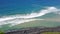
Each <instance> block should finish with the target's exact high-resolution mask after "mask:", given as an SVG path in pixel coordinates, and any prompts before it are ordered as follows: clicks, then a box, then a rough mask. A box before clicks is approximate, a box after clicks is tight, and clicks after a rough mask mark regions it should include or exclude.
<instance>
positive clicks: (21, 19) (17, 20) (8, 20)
mask: <svg viewBox="0 0 60 34" xmlns="http://www.w3.org/2000/svg"><path fill="white" fill-rule="evenodd" d="M58 12H60V9H57V8H56V7H47V8H46V9H42V10H40V11H39V13H31V14H26V15H12V16H6V17H1V18H0V26H1V25H5V24H11V25H10V26H14V25H18V24H21V23H25V22H30V21H35V20H37V19H32V18H35V17H40V16H43V15H45V14H47V13H58Z"/></svg>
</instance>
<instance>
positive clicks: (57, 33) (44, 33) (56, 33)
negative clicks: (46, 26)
mask: <svg viewBox="0 0 60 34" xmlns="http://www.w3.org/2000/svg"><path fill="white" fill-rule="evenodd" d="M42 34H60V32H43V33H42Z"/></svg>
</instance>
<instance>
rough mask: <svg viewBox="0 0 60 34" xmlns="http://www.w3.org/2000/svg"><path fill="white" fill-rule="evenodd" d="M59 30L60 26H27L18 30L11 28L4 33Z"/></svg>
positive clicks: (35, 32) (31, 33)
mask: <svg viewBox="0 0 60 34" xmlns="http://www.w3.org/2000/svg"><path fill="white" fill-rule="evenodd" d="M50 31H51V32H60V27H51V28H50V27H49V28H48V27H29V28H23V29H20V30H11V31H7V32H5V34H41V33H42V32H50Z"/></svg>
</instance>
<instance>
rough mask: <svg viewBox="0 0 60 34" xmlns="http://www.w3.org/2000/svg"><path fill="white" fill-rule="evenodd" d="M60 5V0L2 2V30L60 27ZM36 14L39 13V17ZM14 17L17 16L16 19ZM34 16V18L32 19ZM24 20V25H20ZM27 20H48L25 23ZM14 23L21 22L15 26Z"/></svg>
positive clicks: (7, 0)
mask: <svg viewBox="0 0 60 34" xmlns="http://www.w3.org/2000/svg"><path fill="white" fill-rule="evenodd" d="M59 3H60V0H0V30H8V29H12V27H13V28H22V27H23V28H24V27H33V26H34V27H35V26H45V27H46V26H47V27H52V26H53V27H55V26H60V14H59V13H60V8H59V7H60V4H59ZM47 7H48V8H47ZM55 9H56V10H57V11H56V10H55ZM45 10H48V11H54V10H55V11H56V12H51V13H49V12H48V13H47V12H45ZM42 11H43V12H42ZM39 12H42V14H45V13H46V14H45V15H42V16H40V15H41V14H40V13H39ZM34 13H37V15H39V16H36V14H34ZM27 14H28V15H27ZM11 15H12V16H11ZM14 15H16V18H15V16H14ZM17 15H18V16H17ZM26 15H27V16H26ZM29 15H30V16H29ZM20 16H22V17H20ZM24 16H25V17H24ZM32 16H34V17H33V18H32ZM27 17H28V18H27ZM22 18H23V20H22V22H24V23H23V24H20V21H21V19H22ZM9 19H10V20H9ZM25 19H46V20H43V21H39V20H38V21H37V20H36V21H37V22H35V21H31V22H30V21H29V22H27V23H26V22H25V21H24V20H25ZM13 21H14V22H16V23H18V22H19V24H17V25H14V24H15V23H14V22H13ZM7 23H8V24H7ZM9 24H13V25H14V26H12V27H10V25H9ZM15 26H16V27H15Z"/></svg>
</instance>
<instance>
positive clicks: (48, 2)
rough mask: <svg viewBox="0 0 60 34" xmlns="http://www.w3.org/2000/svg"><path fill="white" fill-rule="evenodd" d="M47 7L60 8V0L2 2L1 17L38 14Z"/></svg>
mask: <svg viewBox="0 0 60 34" xmlns="http://www.w3.org/2000/svg"><path fill="white" fill-rule="evenodd" d="M45 6H60V0H0V16H2V15H3V16H4V15H13V14H26V13H31V12H32V11H34V12H37V11H38V10H40V9H42V8H43V7H45Z"/></svg>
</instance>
